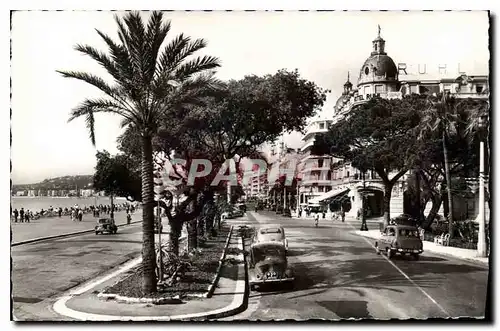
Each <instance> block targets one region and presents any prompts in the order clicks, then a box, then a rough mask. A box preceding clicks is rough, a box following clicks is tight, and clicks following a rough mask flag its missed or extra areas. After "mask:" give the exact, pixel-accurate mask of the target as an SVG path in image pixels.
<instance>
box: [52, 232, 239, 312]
mask: <svg viewBox="0 0 500 331" xmlns="http://www.w3.org/2000/svg"><path fill="white" fill-rule="evenodd" d="M232 247H233V248H239V249H241V248H242V241H241V238H239V237H237V232H236V229H234V230H233V236H232V238H231V241H230V243H229V247H228V248H229V249H230V248H232ZM225 260H226V261H235V260H236V261H237V263H235V264H231V263H229V262H227V263H225V264H223V266H222V268H221V274H220V278H219V281H218V283H217V286H216V289H215V292H214V294H213V296H212V297H211V298H209V299H207V298H204V299H200V298H189V300H186V301H183V302H182V303H180V304H179V303H178V304H165V305H154V304H146V303H119V302H116V301H114V300H108V301H105V300H103V299H99V298H98V297H97V293H98V292H100V291H102V290H104V289H105V288H106V287H107V286H110V285H112V284H114V283H115V282H116V281H118V279H119V278H120V275H122V274H123V273H125V272H126V271H127V270H130V269H131V268H132V267H133V264H134V263H135V265H137V264H138V263H140V259H137V260H136V261H133V262H132V263H130V265H132V266H126V265H125V266H122V267H121V269H118V270H116V271H114V272H111V273H110V274H108V275H105V276H103V277H101V278H100V279H97V280H94V281H92V282H90V283H88V284H83V285H82V286H80V287H79V288H77V289H75V290H73V291H71V292H70V293H69V294H68V295H66V296H64V297H62V298H61V299H59V300H58V301H57V302H56V303H55V304H54V310H55V311H56V312H57V313H59V314H61V315H63V316H66V317H67V318H68V320H75V319H76V320H92V321H149V320H158V321H170V320H193V319H196V320H200V319H214V318H221V317H226V316H230V315H233V314H236V313H239V312H240V311H242V309H244V303H245V302H246V273H245V265H244V262H243V261H244V259H243V255H242V254H239V255H231V254H228V255H227V256H226V259H225ZM127 267H128V269H127ZM207 287H208V284H207Z"/></svg>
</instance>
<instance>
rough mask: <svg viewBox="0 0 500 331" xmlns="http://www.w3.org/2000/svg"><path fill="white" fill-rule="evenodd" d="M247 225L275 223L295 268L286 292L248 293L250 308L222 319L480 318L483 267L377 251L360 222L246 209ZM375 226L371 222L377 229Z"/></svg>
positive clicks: (485, 278)
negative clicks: (389, 255) (282, 229)
mask: <svg viewBox="0 0 500 331" xmlns="http://www.w3.org/2000/svg"><path fill="white" fill-rule="evenodd" d="M248 215H249V219H250V221H248V222H242V223H245V224H246V225H255V226H258V225H259V224H261V225H262V224H270V223H280V224H282V225H283V226H284V227H285V232H286V235H287V237H288V241H289V263H290V264H291V266H292V268H293V270H294V273H295V277H296V280H295V285H294V288H293V289H292V290H290V289H285V288H271V289H262V290H258V291H251V293H250V297H249V302H248V308H247V309H246V311H244V312H242V313H241V314H239V315H236V316H232V317H228V318H226V319H225V320H241V319H243V320H283V319H285V320H287V319H291V320H304V319H327V320H332V319H349V318H355V319H358V318H362V319H408V318H412V319H427V318H448V317H465V316H467V317H482V316H484V314H485V304H486V293H487V281H488V268H487V267H485V266H483V265H479V264H475V263H472V262H466V261H463V260H458V259H454V258H448V257H443V256H438V255H435V254H431V253H428V252H424V254H423V255H422V256H421V257H420V260H419V261H414V260H412V259H408V258H403V257H399V256H398V257H395V258H394V259H393V260H390V261H389V260H388V259H387V258H386V257H385V256H384V255H376V254H375V250H374V248H373V246H372V244H373V240H370V239H365V238H363V237H360V236H357V235H355V234H353V233H352V231H354V230H357V229H359V227H360V223H359V222H346V223H341V222H338V221H337V222H333V221H329V220H320V225H319V227H318V228H316V227H314V221H313V220H299V219H291V218H282V217H279V215H278V216H277V215H276V214H275V213H273V212H259V213H253V212H250V213H248ZM377 226H378V225H377V224H370V225H369V227H374V228H376V227H377Z"/></svg>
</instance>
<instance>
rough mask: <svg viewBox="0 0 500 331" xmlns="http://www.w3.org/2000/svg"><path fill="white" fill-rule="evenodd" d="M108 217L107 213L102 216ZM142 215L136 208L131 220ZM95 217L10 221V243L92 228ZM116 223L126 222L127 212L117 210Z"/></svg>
mask: <svg viewBox="0 0 500 331" xmlns="http://www.w3.org/2000/svg"><path fill="white" fill-rule="evenodd" d="M103 217H109V215H106V216H103ZM141 217H142V210H141V209H138V210H136V211H135V212H134V213H133V214H132V222H135V221H139V220H140V219H141ZM96 220H97V218H96V217H94V216H92V214H91V213H90V214H87V215H84V216H83V220H82V221H81V222H75V221H71V218H70V216H62V217H60V218H59V217H47V218H41V219H38V220H33V221H31V222H30V223H14V222H11V231H12V242H11V243H12V244H15V243H18V242H21V241H26V240H32V239H36V238H43V237H50V236H57V235H63V234H68V233H72V232H78V231H85V230H93V229H94V227H95V225H96ZM115 222H116V225H122V224H127V213H126V212H125V211H119V212H116V213H115Z"/></svg>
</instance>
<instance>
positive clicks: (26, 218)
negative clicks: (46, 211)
mask: <svg viewBox="0 0 500 331" xmlns="http://www.w3.org/2000/svg"><path fill="white" fill-rule="evenodd" d="M24 219H25V220H26V223H29V222H30V211H29V210H27V211H26V214H25V215H24Z"/></svg>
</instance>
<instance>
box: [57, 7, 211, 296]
mask: <svg viewBox="0 0 500 331" xmlns="http://www.w3.org/2000/svg"><path fill="white" fill-rule="evenodd" d="M115 21H116V23H117V25H118V37H119V42H115V41H113V40H112V39H111V38H110V37H109V36H108V35H106V34H104V33H102V32H101V31H98V30H97V33H98V34H99V36H100V37H101V38H102V39H103V40H104V42H105V43H106V45H107V47H108V51H109V53H108V54H106V53H103V52H101V51H99V50H97V49H96V48H94V47H91V46H87V45H80V44H79V45H76V46H75V49H76V50H77V51H78V52H81V53H83V54H85V55H88V56H89V57H90V58H92V59H93V60H95V61H96V62H97V63H99V64H100V65H101V66H102V67H103V68H104V69H106V71H107V72H108V73H109V74H110V75H111V77H112V78H113V79H114V82H113V84H109V83H107V82H106V81H105V80H104V79H103V78H101V77H99V76H96V75H94V74H92V73H87V72H78V71H58V72H59V73H60V74H62V75H63V76H64V77H69V78H75V79H78V80H81V81H83V82H86V83H88V84H90V85H93V86H95V87H97V88H98V89H99V90H100V91H102V92H104V94H105V97H103V98H88V99H85V100H84V101H83V102H82V103H81V104H80V105H79V106H77V107H76V108H75V109H74V110H73V111H72V113H71V116H70V118H69V121H72V120H74V119H75V118H78V117H84V118H85V121H86V125H87V128H88V129H89V132H90V139H91V141H92V144H94V145H95V131H94V122H95V118H94V115H95V113H112V114H116V115H119V116H120V117H122V126H123V127H129V126H131V127H134V128H136V129H137V130H138V131H139V132H140V135H141V141H140V146H141V150H142V158H141V182H142V207H143V215H142V218H143V220H142V221H143V222H142V232H143V244H142V258H143V261H142V266H143V284H142V289H143V292H144V293H151V292H155V291H156V282H157V281H156V276H155V243H154V234H153V207H154V201H153V147H152V138H153V137H154V136H155V135H156V134H157V131H158V130H159V128H160V126H161V125H165V124H164V123H168V121H169V119H171V117H172V116H171V115H172V114H174V113H176V114H178V113H179V112H182V111H185V108H184V107H185V106H186V105H190V104H197V103H199V102H200V101H201V100H202V98H203V97H205V94H206V93H207V91H210V90H211V89H212V88H215V87H217V85H218V81H217V80H216V79H215V78H214V76H213V72H212V71H211V70H213V69H215V68H216V67H219V60H218V59H217V58H215V57H211V56H203V57H196V58H193V59H188V58H189V57H190V56H191V55H193V54H194V53H195V52H197V51H198V50H201V49H203V48H204V47H205V46H206V42H205V40H203V39H196V40H191V38H189V37H187V36H184V35H183V34H180V35H179V36H177V37H175V38H174V39H172V40H171V41H170V42H168V43H166V45H165V46H164V47H163V48H162V45H163V44H164V42H165V41H166V38H167V35H168V33H169V31H170V21H166V22H163V14H162V13H161V12H153V13H152V14H151V15H150V17H149V19H148V22H147V25H145V24H144V22H143V20H142V18H141V15H140V13H138V12H130V13H127V14H126V15H125V16H124V17H123V19H120V18H119V17H118V16H115Z"/></svg>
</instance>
